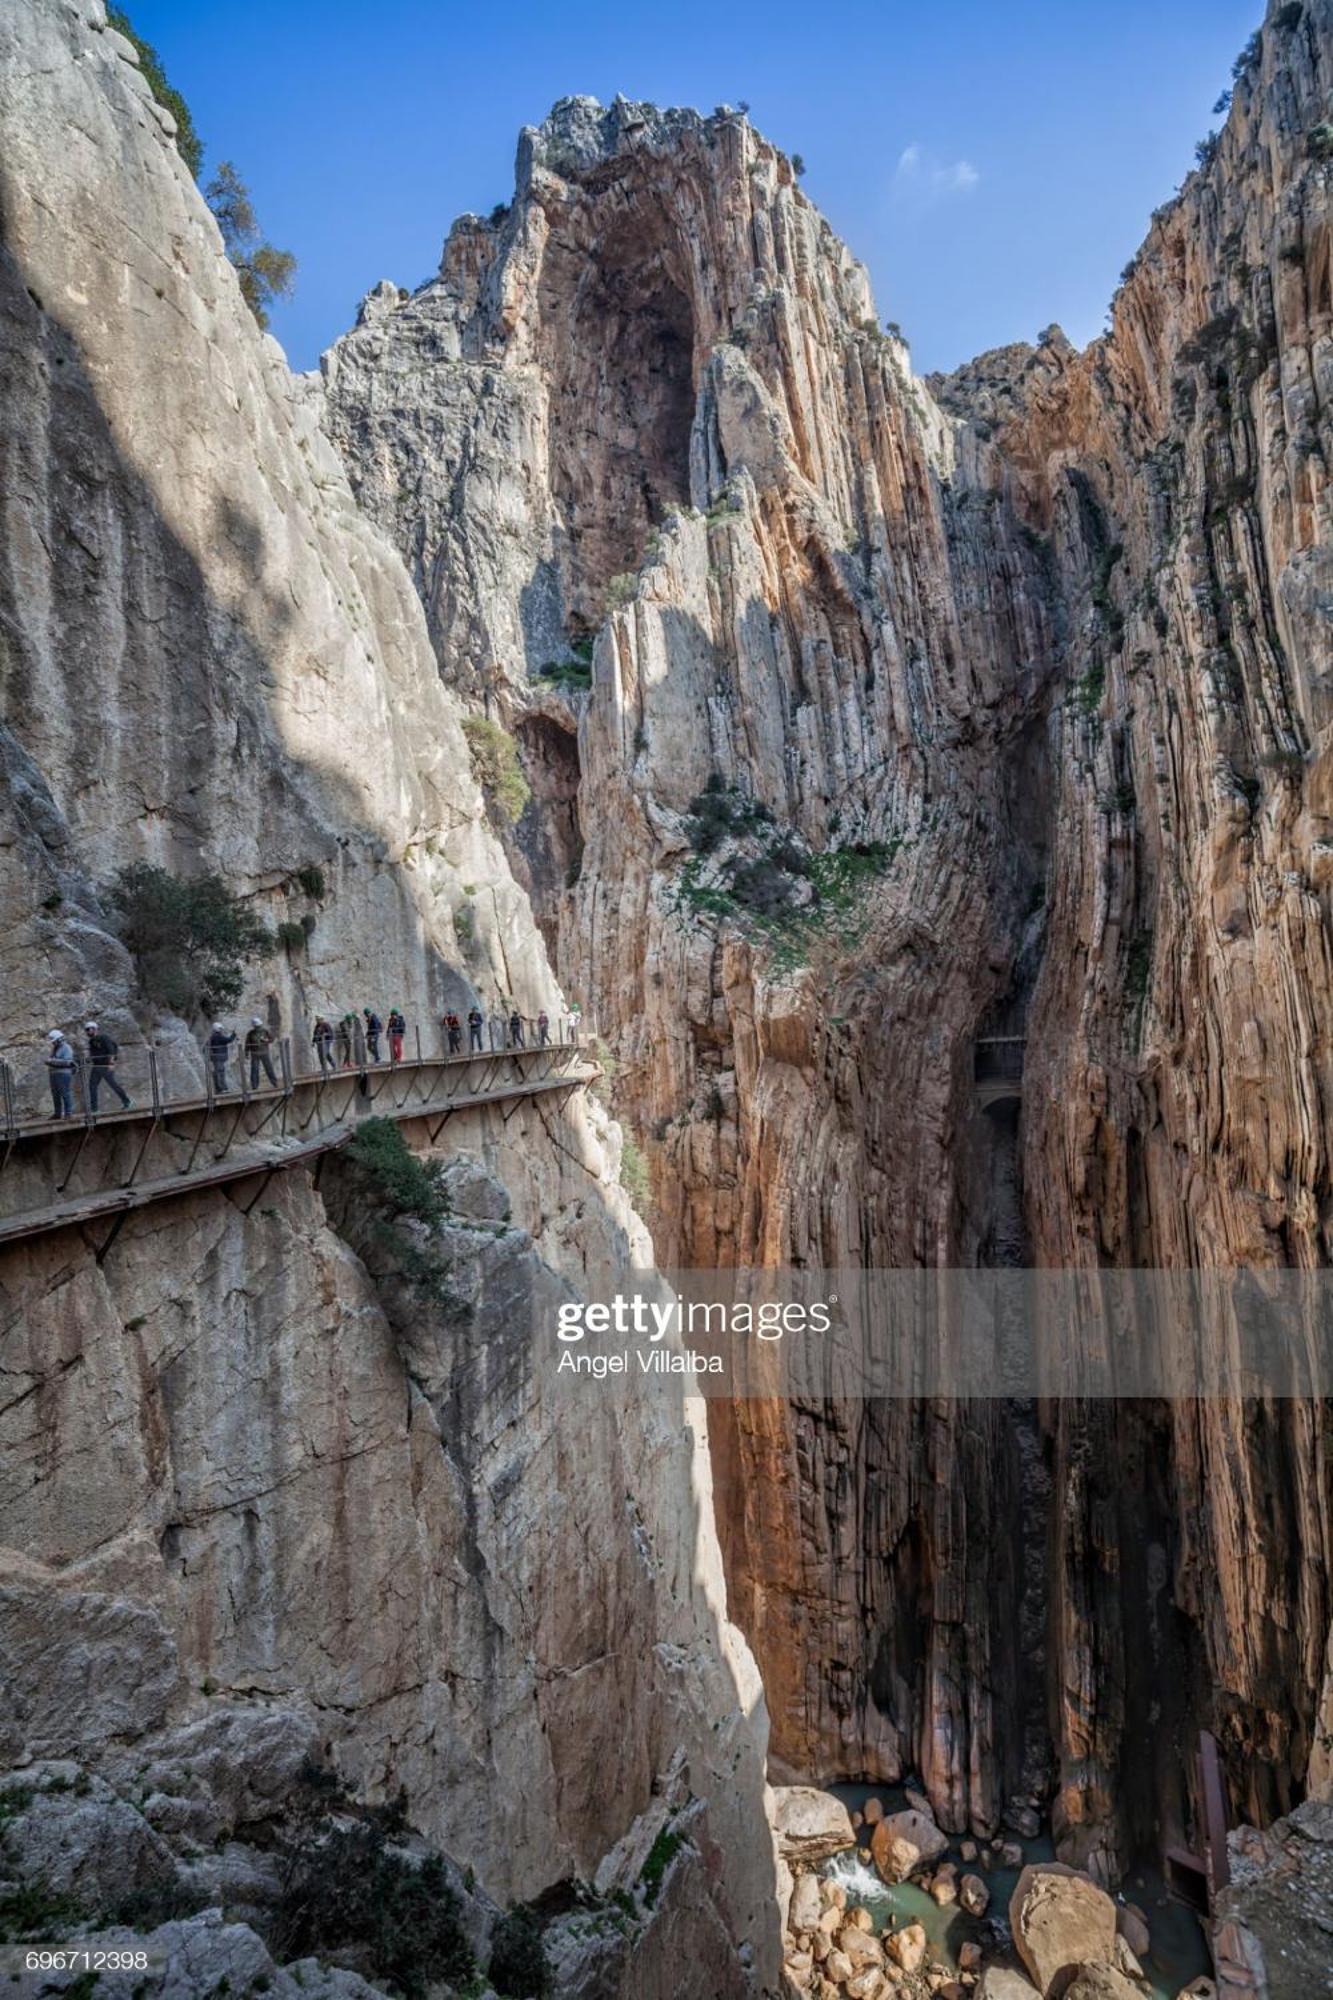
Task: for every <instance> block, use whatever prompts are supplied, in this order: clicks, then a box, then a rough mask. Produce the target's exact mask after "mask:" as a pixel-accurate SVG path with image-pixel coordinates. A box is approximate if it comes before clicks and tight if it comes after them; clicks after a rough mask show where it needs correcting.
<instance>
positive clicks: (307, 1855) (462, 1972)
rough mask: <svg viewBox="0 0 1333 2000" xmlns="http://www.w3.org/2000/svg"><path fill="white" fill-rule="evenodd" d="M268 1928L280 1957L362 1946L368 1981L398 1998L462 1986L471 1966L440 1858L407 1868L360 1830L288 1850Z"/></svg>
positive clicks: (422, 1999)
mask: <svg viewBox="0 0 1333 2000" xmlns="http://www.w3.org/2000/svg"><path fill="white" fill-rule="evenodd" d="M274 1929H275V1936H274V1946H275V1949H276V1952H277V1955H278V1956H280V1957H281V1958H283V1959H288V1958H304V1957H307V1956H310V1955H312V1954H319V1955H326V1954H328V1953H329V1952H333V1951H339V1950H345V1949H346V1948H347V1947H348V1946H355V1947H360V1948H361V1950H362V1951H364V1953H365V1957H366V1960H367V1962H368V1964H369V1966H370V1977H371V1978H372V1979H374V1980H377V1981H378V1980H383V1981H385V1982H388V1983H391V1984H393V1985H394V1986H396V1987H397V1989H398V1990H399V1992H400V1993H401V1994H402V1995H403V1996H404V2000H426V1995H427V1993H428V1991H429V1990H430V1989H431V1988H432V1987H433V1986H434V1985H435V1984H436V1983H437V1982H438V1981H441V1980H445V1981H448V1982H450V1983H451V1984H453V1985H461V1984H463V1982H464V1981H466V1980H468V1979H470V1978H471V1977H472V1975H473V1974H474V1973H475V1971H476V1969H477V1968H476V1960H475V1958H474V1957H473V1954H472V1948H471V1946H470V1945H469V1944H468V1941H467V1938H466V1936H465V1934H464V1931H463V1924H462V1905H461V1903H460V1900H459V1897H458V1894H457V1891H456V1890H455V1889H454V1888H453V1887H452V1885H451V1884H450V1881H449V1878H448V1875H447V1874H446V1872H445V1867H444V1863H443V1862H442V1861H441V1860H440V1858H439V1856H438V1855H431V1856H429V1857H428V1858H427V1859H426V1860H425V1861H422V1862H414V1861H412V1860H410V1859H409V1858H408V1857H407V1856H406V1855H403V1854H399V1853H397V1852H395V1851H394V1849H393V1848H391V1847H390V1846H389V1845H388V1842H387V1841H386V1839H385V1836H384V1834H383V1832H382V1831H381V1829H380V1828H379V1827H376V1826H370V1825H366V1824H359V1825H356V1826H350V1827H335V1828H334V1830H333V1831H332V1832H330V1833H328V1834H325V1835H324V1836H323V1837H319V1836H316V1837H313V1838H311V1839H310V1840H308V1841H306V1842H304V1843H303V1844H302V1845H301V1846H300V1847H299V1848H298V1849H297V1850H296V1852H295V1854H294V1855H293V1856H292V1857H291V1858H290V1862H289V1866H288V1870H287V1879H286V1882H285V1883H284V1886H283V1891H282V1895H281V1898H280V1899H279V1903H278V1908H277V1914H276V1919H275V1926H274Z"/></svg>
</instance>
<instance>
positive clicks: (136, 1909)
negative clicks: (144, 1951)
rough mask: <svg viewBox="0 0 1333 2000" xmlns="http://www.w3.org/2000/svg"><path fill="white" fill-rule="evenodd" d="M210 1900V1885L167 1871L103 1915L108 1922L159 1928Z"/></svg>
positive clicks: (130, 1927) (128, 1927) (132, 1927)
mask: <svg viewBox="0 0 1333 2000" xmlns="http://www.w3.org/2000/svg"><path fill="white" fill-rule="evenodd" d="M208 1903H209V1893H208V1891H207V1890H206V1889H201V1888H191V1887H190V1886H189V1885H188V1884H187V1883H185V1882H182V1881H181V1880H180V1878H179V1876H176V1875H163V1876H160V1877H159V1878H158V1880H157V1881H155V1882H143V1883H141V1884H140V1885H139V1887H138V1888H137V1889H131V1890H129V1891H128V1893H127V1894H126V1895H124V1896H121V1897H120V1898H119V1899H118V1900H117V1901H115V1902H114V1903H112V1904H111V1905H110V1906H109V1907H108V1908H107V1909H106V1910H104V1911H101V1912H99V1915H100V1917H101V1919H102V1921H103V1922H104V1923H110V1924H123V1925H124V1926H125V1928H126V1930H131V1931H155V1930H156V1929H157V1927H158V1925H159V1924H173V1923H177V1922H179V1921H180V1919H181V1918H182V1917H193V1916H197V1914H198V1913H199V1911H200V1910H204V1909H207V1907H208Z"/></svg>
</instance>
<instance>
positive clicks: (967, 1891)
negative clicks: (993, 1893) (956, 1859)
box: [958, 1875, 990, 1917]
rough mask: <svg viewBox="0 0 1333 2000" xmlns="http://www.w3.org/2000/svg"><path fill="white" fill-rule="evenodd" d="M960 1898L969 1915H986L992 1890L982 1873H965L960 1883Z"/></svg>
mask: <svg viewBox="0 0 1333 2000" xmlns="http://www.w3.org/2000/svg"><path fill="white" fill-rule="evenodd" d="M958 1900H959V1902H960V1903H961V1904H962V1906H963V1908H964V1909H965V1910H966V1911H967V1914H968V1915H969V1917H984V1916H985V1914H986V1909H987V1906H988V1905H989V1903H990V1890H989V1889H988V1888H987V1886H986V1884H985V1883H984V1882H983V1881H982V1879H981V1877H980V1875H964V1877H963V1879H962V1881H961V1882H960V1883H959V1885H958Z"/></svg>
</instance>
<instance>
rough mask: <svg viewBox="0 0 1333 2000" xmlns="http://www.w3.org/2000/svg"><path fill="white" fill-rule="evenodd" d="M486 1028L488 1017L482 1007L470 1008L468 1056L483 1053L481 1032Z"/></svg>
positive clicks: (468, 1017) (468, 1016) (468, 1018)
mask: <svg viewBox="0 0 1333 2000" xmlns="http://www.w3.org/2000/svg"><path fill="white" fill-rule="evenodd" d="M485 1026H486V1016H485V1015H484V1014H483V1013H482V1011H481V1009H480V1007H469V1008H468V1015H467V1046H468V1054H469V1055H473V1054H478V1055H479V1054H480V1053H481V1031H482V1029H483V1028H484V1027H485Z"/></svg>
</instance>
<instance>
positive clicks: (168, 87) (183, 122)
mask: <svg viewBox="0 0 1333 2000" xmlns="http://www.w3.org/2000/svg"><path fill="white" fill-rule="evenodd" d="M106 18H107V26H108V27H111V28H114V29H115V30H116V32H117V34H121V35H124V37H125V39H126V41H127V42H132V43H133V45H134V47H135V48H136V49H137V50H138V52H139V69H140V71H141V73H142V75H143V79H144V82H145V83H146V84H147V85H148V88H149V89H150V90H151V91H152V93H153V96H154V97H155V98H156V99H157V101H158V103H159V104H160V105H161V106H162V109H163V110H164V111H166V112H169V113H170V114H171V116H172V117H173V118H174V119H175V121H176V151H177V152H178V153H179V154H180V156H181V158H182V159H183V160H184V162H185V164H186V166H187V167H188V168H189V169H190V172H191V173H192V174H193V175H194V177H195V179H196V180H198V178H199V169H200V167H202V165H203V164H204V145H203V141H202V139H201V138H200V137H199V134H198V133H197V132H196V130H195V127H194V119H193V118H192V117H191V116H190V107H189V105H188V104H187V103H186V102H185V99H184V98H183V97H182V96H181V94H180V92H179V91H178V90H177V89H176V87H175V85H174V84H173V83H172V82H171V81H170V80H169V78H168V76H167V73H166V71H165V69H163V67H162V58H161V56H160V55H159V54H158V52H157V50H156V49H155V48H154V47H153V45H152V43H151V42H146V41H145V40H144V38H143V36H142V35H140V34H136V33H135V31H134V29H133V27H132V26H131V25H130V21H129V17H128V16H127V15H126V14H125V13H124V12H123V10H122V9H121V8H119V7H108V8H107V10H106Z"/></svg>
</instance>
